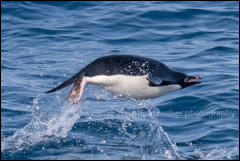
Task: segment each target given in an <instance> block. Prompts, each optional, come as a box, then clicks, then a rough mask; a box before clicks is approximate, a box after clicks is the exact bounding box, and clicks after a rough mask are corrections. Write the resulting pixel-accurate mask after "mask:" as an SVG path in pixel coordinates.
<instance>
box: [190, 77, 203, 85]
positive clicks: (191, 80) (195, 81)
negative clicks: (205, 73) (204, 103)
mask: <svg viewBox="0 0 240 161" xmlns="http://www.w3.org/2000/svg"><path fill="white" fill-rule="evenodd" d="M199 79H202V78H201V77H190V78H189V79H188V82H189V83H191V84H200V83H201V82H199V81H197V80H199Z"/></svg>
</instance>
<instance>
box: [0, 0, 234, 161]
mask: <svg viewBox="0 0 240 161" xmlns="http://www.w3.org/2000/svg"><path fill="white" fill-rule="evenodd" d="M238 5H239V4H238V2H45V3H43V2H2V7H1V9H2V13H1V14H2V20H1V23H2V30H1V34H2V37H1V38H2V42H1V43H2V50H1V52H2V53H1V73H2V74H1V98H2V99H1V159H238V158H239V155H238V153H239V143H238V142H239V105H238V103H239V97H238V95H239V74H238V73H239V64H238V60H239V54H238V53H239V36H238V35H239V32H238V30H239V25H238V24H239V8H238ZM110 54H131V55H141V56H146V57H151V58H154V59H156V60H159V61H161V62H163V63H165V64H167V65H168V66H169V67H171V68H172V69H175V70H177V71H181V72H185V73H188V74H191V75H196V76H201V77H202V82H203V83H202V84H201V85H196V86H192V87H189V88H186V89H184V90H180V91H177V92H172V93H169V94H167V95H164V96H162V97H159V98H156V99H152V100H151V99H150V100H142V101H138V100H126V99H123V98H119V97H117V96H113V95H111V94H109V93H107V92H105V91H103V90H102V89H101V88H99V87H96V86H87V88H86V89H85V91H84V95H83V98H82V101H81V102H80V103H78V104H75V105H71V104H69V103H68V102H67V101H66V95H67V94H68V92H69V90H70V88H71V87H69V88H67V89H63V90H61V91H58V92H56V93H52V94H44V93H43V92H44V91H46V90H49V89H51V88H53V87H55V86H56V85H58V84H60V83H61V82H63V81H65V80H67V79H68V78H70V77H71V76H72V75H73V74H75V73H77V72H78V71H79V70H80V69H82V68H83V67H84V66H85V65H87V64H88V63H89V62H91V61H92V60H94V59H95V58H97V57H100V56H105V55H110Z"/></svg>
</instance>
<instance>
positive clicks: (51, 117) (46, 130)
mask: <svg viewBox="0 0 240 161" xmlns="http://www.w3.org/2000/svg"><path fill="white" fill-rule="evenodd" d="M38 100H39V97H37V98H36V99H34V101H33V115H32V120H31V121H30V122H29V123H28V124H27V125H26V126H25V127H23V128H21V129H20V130H18V131H16V132H15V133H14V135H12V136H9V137H7V138H6V139H4V140H2V145H1V147H2V148H1V151H4V150H10V151H11V150H12V151H13V152H14V151H16V150H17V151H21V150H25V149H27V148H28V147H30V146H33V145H35V144H37V143H39V142H43V141H44V142H45V141H49V139H51V138H52V136H53V137H61V138H66V137H67V132H68V131H69V130H71V129H72V126H73V125H74V123H75V122H76V121H77V119H78V118H79V117H80V115H81V108H80V105H79V104H75V105H71V104H69V103H67V102H65V103H64V104H63V105H62V106H61V109H58V110H59V111H58V112H56V111H55V112H54V113H51V114H48V115H47V114H46V113H44V111H43V110H41V109H42V108H40V106H39V103H38Z"/></svg>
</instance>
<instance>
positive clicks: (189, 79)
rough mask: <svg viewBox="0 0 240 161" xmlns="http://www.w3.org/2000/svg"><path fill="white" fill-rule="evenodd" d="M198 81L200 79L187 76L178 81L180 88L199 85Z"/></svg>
mask: <svg viewBox="0 0 240 161" xmlns="http://www.w3.org/2000/svg"><path fill="white" fill-rule="evenodd" d="M199 79H201V77H195V76H189V75H187V76H186V77H185V78H184V79H182V80H181V81H180V83H179V84H180V85H181V87H182V88H186V87H189V86H192V85H194V84H200V83H201V82H199V81H197V80H199Z"/></svg>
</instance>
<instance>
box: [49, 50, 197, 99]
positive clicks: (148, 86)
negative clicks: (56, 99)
mask: <svg viewBox="0 0 240 161" xmlns="http://www.w3.org/2000/svg"><path fill="white" fill-rule="evenodd" d="M199 79H201V78H200V77H195V76H190V75H187V74H184V73H181V72H177V71H174V70H171V69H170V68H168V67H167V66H166V65H165V64H163V63H161V62H159V61H157V60H154V59H151V58H146V57H142V56H134V55H109V56H104V57H100V58H97V59H96V60H94V61H92V62H91V63H89V64H88V65H87V66H86V67H84V68H83V69H82V70H80V71H79V72H78V73H76V74H75V75H74V76H72V77H71V78H70V79H68V80H67V81H65V82H63V83H62V84H60V85H59V86H57V87H56V88H54V89H51V90H49V91H46V92H45V93H51V92H55V91H57V90H60V89H62V88H65V87H67V86H69V85H71V84H73V83H74V86H73V88H72V90H71V91H70V93H69V95H68V97H67V98H68V101H70V102H71V103H77V102H79V101H80V99H81V97H82V94H83V90H84V87H85V86H86V84H87V83H89V84H95V85H99V86H100V87H102V88H103V89H105V90H106V91H108V92H110V93H112V94H115V95H118V96H120V97H125V98H135V99H150V98H156V97H159V96H161V95H163V94H166V93H168V92H172V91H176V90H179V89H183V88H186V87H189V86H191V85H194V84H200V83H201V82H199V81H198V80H199Z"/></svg>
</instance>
